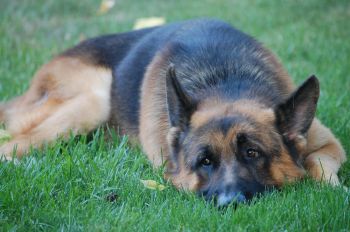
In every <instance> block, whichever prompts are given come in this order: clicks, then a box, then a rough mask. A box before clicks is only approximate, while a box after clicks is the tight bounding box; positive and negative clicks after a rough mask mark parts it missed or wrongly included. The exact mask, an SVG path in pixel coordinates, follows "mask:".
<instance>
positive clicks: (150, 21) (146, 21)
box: [134, 17, 165, 30]
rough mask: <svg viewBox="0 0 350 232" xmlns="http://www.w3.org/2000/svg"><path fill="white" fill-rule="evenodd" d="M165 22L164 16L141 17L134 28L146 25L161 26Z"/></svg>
mask: <svg viewBox="0 0 350 232" xmlns="http://www.w3.org/2000/svg"><path fill="white" fill-rule="evenodd" d="M164 23H165V19H164V18H163V17H150V18H139V19H137V20H136V22H135V24H134V30H137V29H142V28H146V27H155V26H160V25H163V24H164Z"/></svg>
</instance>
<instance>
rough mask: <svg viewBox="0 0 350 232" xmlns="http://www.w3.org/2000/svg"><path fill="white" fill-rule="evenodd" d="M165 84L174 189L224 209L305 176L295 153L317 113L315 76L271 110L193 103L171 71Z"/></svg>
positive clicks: (248, 103)
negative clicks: (189, 192) (185, 190)
mask: <svg viewBox="0 0 350 232" xmlns="http://www.w3.org/2000/svg"><path fill="white" fill-rule="evenodd" d="M166 83H167V103H168V111H169V121H170V125H171V129H170V131H169V134H168V144H169V152H170V156H169V170H168V173H167V176H168V177H169V178H170V179H171V181H172V182H173V184H174V185H175V186H177V187H179V188H185V189H189V190H191V191H196V192H197V193H199V194H200V195H203V196H204V197H205V198H206V199H208V200H212V199H213V200H214V201H216V202H217V204H218V205H226V204H228V203H230V202H242V201H246V200H249V199H250V198H252V197H253V196H254V195H256V194H259V193H262V192H264V191H266V190H268V189H271V188H278V187H280V186H281V185H283V184H284V183H286V182H290V181H294V180H297V179H300V178H302V177H303V176H304V174H305V171H304V169H303V168H302V166H301V165H300V158H301V157H300V154H301V153H302V152H303V149H304V148H305V144H306V138H305V136H306V134H307V131H308V129H309V127H310V125H311V123H312V121H313V119H314V115H315V111H316V105H317V100H318V96H319V85H318V80H317V78H316V77H311V78H309V79H308V80H307V81H306V82H305V83H304V84H302V85H301V86H300V87H299V88H298V89H297V90H296V91H295V92H294V93H293V94H292V95H291V96H290V97H289V98H288V99H287V100H286V101H285V102H283V103H282V104H279V105H278V106H277V107H275V108H267V107H266V106H264V105H262V104H260V103H258V102H257V101H253V100H239V101H236V102H233V103H232V102H223V101H222V100H221V99H215V98H212V97H211V98H209V99H207V100H204V101H203V100H202V101H200V103H198V101H195V100H193V99H191V98H190V97H189V96H188V94H186V92H185V91H184V90H183V88H182V87H181V85H180V84H179V82H178V80H177V78H176V74H175V70H174V68H173V67H171V68H170V69H169V70H168V73H167V81H166Z"/></svg>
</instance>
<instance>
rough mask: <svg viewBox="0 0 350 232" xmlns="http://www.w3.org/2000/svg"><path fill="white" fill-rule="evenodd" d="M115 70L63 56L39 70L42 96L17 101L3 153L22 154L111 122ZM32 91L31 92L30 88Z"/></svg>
mask: <svg viewBox="0 0 350 232" xmlns="http://www.w3.org/2000/svg"><path fill="white" fill-rule="evenodd" d="M111 82H112V75H111V70H109V69H105V68H101V67H95V66H91V65H89V64H86V63H84V62H82V61H80V60H79V59H77V58H70V57H59V58H57V59H55V60H53V61H52V62H50V63H49V64H48V65H45V66H44V67H43V68H42V70H40V71H39V72H38V75H36V77H35V79H34V80H33V84H32V86H31V89H36V90H37V91H40V93H38V92H36V93H35V94H34V95H37V96H41V98H38V99H37V100H36V101H33V99H34V98H33V97H31V99H30V101H28V99H29V98H28V96H26V99H25V100H26V101H27V102H26V104H23V101H24V100H23V99H22V101H19V102H17V103H14V105H17V107H16V109H15V108H14V109H12V110H11V109H10V108H8V109H6V110H8V112H7V115H8V116H9V117H8V118H7V122H6V126H7V129H8V130H9V132H10V133H11V135H12V136H13V138H12V139H11V140H10V141H9V142H8V143H6V144H3V145H2V146H1V147H0V154H3V155H5V157H6V159H11V157H12V153H13V150H14V149H15V148H16V156H17V157H21V156H22V155H23V154H24V153H25V152H26V151H28V149H29V148H30V146H33V147H40V146H41V145H42V144H43V143H45V142H50V141H53V140H54V139H55V138H56V137H57V136H63V137H66V136H67V135H69V133H70V131H72V132H73V133H75V134H77V133H84V132H88V131H91V130H93V129H95V128H96V127H98V126H99V125H100V124H102V123H103V122H105V121H107V119H108V117H109V113H110V88H111ZM28 92H29V91H28Z"/></svg>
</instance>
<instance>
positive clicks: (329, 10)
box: [0, 0, 350, 231]
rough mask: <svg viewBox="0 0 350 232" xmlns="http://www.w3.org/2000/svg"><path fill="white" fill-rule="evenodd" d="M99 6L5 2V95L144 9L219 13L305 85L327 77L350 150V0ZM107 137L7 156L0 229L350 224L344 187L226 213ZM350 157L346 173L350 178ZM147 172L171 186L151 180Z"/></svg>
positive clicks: (292, 193) (295, 190)
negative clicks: (155, 186)
mask: <svg viewBox="0 0 350 232" xmlns="http://www.w3.org/2000/svg"><path fill="white" fill-rule="evenodd" d="M98 7H99V1H97V0H81V1H70V0H59V1H58V0H26V1H23V0H11V1H9V0H8V1H6V0H0V35H1V36H0V99H2V100H6V99H9V98H10V97H13V96H15V95H17V94H20V93H22V92H23V91H24V90H25V89H26V88H27V87H28V84H29V81H30V79H31V76H32V75H33V74H34V72H35V70H36V69H37V68H38V67H39V66H40V65H41V64H43V63H44V62H45V61H47V60H48V59H50V57H52V55H54V54H57V53H58V52H59V51H62V50H63V49H65V48H68V47H70V46H72V45H73V44H76V43H77V42H78V41H79V40H81V39H82V38H86V37H91V36H95V35H99V34H103V33H113V32H121V31H126V30H131V29H132V27H133V24H134V21H135V20H136V19H137V18H140V17H150V16H163V17H165V18H166V20H167V21H168V22H169V21H177V20H183V19H189V18H194V17H203V16H211V17H216V18H220V19H224V20H226V21H228V22H230V23H232V24H233V25H235V26H236V27H237V28H239V29H241V30H243V31H245V32H247V33H249V34H251V35H253V36H255V37H256V38H257V39H258V40H260V41H262V42H263V43H264V44H265V45H266V46H267V47H269V48H270V49H271V50H273V51H274V52H275V53H276V54H278V56H279V57H280V58H281V60H282V63H283V64H284V66H285V67H286V69H287V70H288V72H289V73H290V75H291V76H292V77H293V79H294V80H295V83H297V84H300V83H301V82H302V81H303V80H304V79H306V78H307V77H308V76H309V75H310V74H316V75H317V76H318V77H319V79H320V82H321V98H320V101H319V107H318V111H317V116H318V117H319V118H320V119H321V120H322V121H323V122H324V123H325V124H326V125H327V126H328V127H330V128H331V129H332V131H333V132H334V133H335V134H336V136H337V137H338V138H339V139H340V140H341V141H342V143H343V145H344V148H345V150H346V151H347V152H350V139H349V138H350V122H349V119H350V111H349V109H350V72H349V67H350V2H349V1H348V0H343V1H342V0H339V1H335V0H334V1H328V0H307V1H302V0H298V1H295V0H290V1H286V0H285V1H277V0H276V1H274V0H269V1H266V0H242V1H231V0H217V1H213V0H201V1H200V0H191V1H188V0H177V1H160V0H148V1H135V0H129V1H126V0H125V1H116V5H115V6H114V8H112V9H111V10H110V11H109V12H107V13H106V14H103V15H97V14H96V11H97V9H98ZM101 134H102V132H97V133H95V134H94V135H93V138H92V139H87V138H86V137H84V136H81V137H77V138H72V139H71V140H69V141H68V142H67V141H66V142H62V141H61V142H58V143H55V144H52V145H51V146H48V147H46V148H45V149H44V150H42V151H36V150H33V151H32V152H31V153H32V154H31V156H30V157H28V158H25V159H23V160H22V161H21V162H20V164H19V165H17V166H15V165H14V164H13V163H0V231H34V230H45V231H46V230H54V231H56V230H64V231H67V230H68V231H108V230H113V231H129V230H130V231H158V230H159V231H167V230H175V231H201V230H203V231H225V230H232V231H245V230H249V231H271V230H274V231H281V230H283V231H301V230H302V231H315V230H325V231H342V230H343V231H349V230H350V205H349V204H350V203H349V201H350V193H349V192H348V193H347V192H345V191H343V189H342V188H331V187H329V186H323V185H319V184H316V183H314V182H312V181H310V180H309V181H304V182H302V183H298V184H295V185H292V186H287V187H285V188H284V189H283V190H282V191H280V192H274V193H272V194H269V195H266V196H264V197H262V198H261V199H257V200H255V202H254V204H251V205H242V206H239V207H238V208H237V209H236V210H234V208H233V207H229V208H227V209H224V210H218V209H217V208H215V207H214V206H213V205H211V204H208V203H206V202H204V200H202V199H199V198H197V197H196V196H195V195H194V194H191V193H186V192H181V191H178V190H176V189H175V188H173V187H172V186H171V185H170V184H168V183H166V182H165V181H164V180H163V179H162V171H161V170H154V169H152V167H151V165H150V164H149V163H148V161H147V159H146V158H145V156H144V155H143V154H142V152H141V151H140V150H139V149H137V148H131V147H130V146H128V144H127V138H119V137H116V136H113V138H114V139H113V140H111V141H105V140H104V139H103V135H101ZM349 163H350V162H349ZM349 163H347V164H345V165H344V166H343V168H342V170H341V172H340V179H341V181H342V182H343V184H344V185H347V186H350V164H349ZM140 179H152V180H156V181H158V182H160V183H163V184H164V185H166V189H165V190H164V191H155V190H149V189H146V188H144V187H143V185H142V184H141V183H140Z"/></svg>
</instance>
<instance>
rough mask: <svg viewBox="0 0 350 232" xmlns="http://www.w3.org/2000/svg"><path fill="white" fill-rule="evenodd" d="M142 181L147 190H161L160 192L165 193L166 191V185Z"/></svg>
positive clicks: (152, 181)
mask: <svg viewBox="0 0 350 232" xmlns="http://www.w3.org/2000/svg"><path fill="white" fill-rule="evenodd" d="M140 181H141V183H142V184H143V185H144V186H145V188H148V189H153V190H159V191H163V190H164V189H165V186H164V185H162V184H159V183H158V182H156V181H154V180H140Z"/></svg>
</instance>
